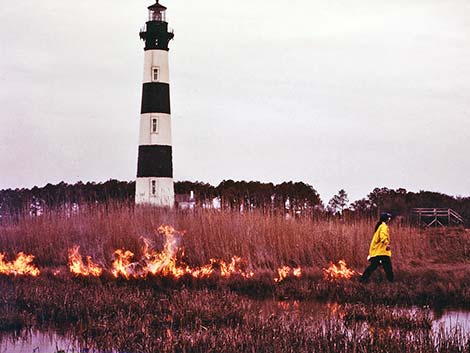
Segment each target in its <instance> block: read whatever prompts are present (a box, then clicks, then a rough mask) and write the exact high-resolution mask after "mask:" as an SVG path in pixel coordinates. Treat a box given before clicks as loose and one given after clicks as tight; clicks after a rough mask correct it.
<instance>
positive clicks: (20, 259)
mask: <svg viewBox="0 0 470 353" xmlns="http://www.w3.org/2000/svg"><path fill="white" fill-rule="evenodd" d="M33 260H34V255H26V254H25V253H23V252H20V253H18V255H17V256H16V260H15V261H12V262H5V254H2V253H0V274H6V275H15V276H16V275H27V276H34V277H37V276H39V274H40V271H39V269H38V268H37V267H36V266H34V265H32V264H31V263H32V262H33Z"/></svg>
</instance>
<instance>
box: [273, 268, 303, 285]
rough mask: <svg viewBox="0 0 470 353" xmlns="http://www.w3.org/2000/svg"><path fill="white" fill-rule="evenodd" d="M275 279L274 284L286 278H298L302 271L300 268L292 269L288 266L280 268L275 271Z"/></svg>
mask: <svg viewBox="0 0 470 353" xmlns="http://www.w3.org/2000/svg"><path fill="white" fill-rule="evenodd" d="M277 275H278V277H277V278H274V282H277V283H279V282H281V281H283V280H284V279H286V278H287V277H288V276H291V275H292V276H293V277H297V278H298V277H300V276H302V269H301V268H300V267H297V268H292V267H289V266H281V267H279V268H278V269H277Z"/></svg>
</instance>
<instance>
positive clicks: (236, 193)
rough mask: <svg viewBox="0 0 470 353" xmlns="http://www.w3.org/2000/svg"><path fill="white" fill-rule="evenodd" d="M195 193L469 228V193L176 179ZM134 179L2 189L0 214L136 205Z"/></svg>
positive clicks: (265, 207) (207, 202)
mask: <svg viewBox="0 0 470 353" xmlns="http://www.w3.org/2000/svg"><path fill="white" fill-rule="evenodd" d="M190 192H193V193H194V203H195V207H204V208H220V209H230V210H240V211H251V210H260V211H262V212H271V213H272V212H274V213H280V214H289V215H291V216H294V217H295V216H309V217H342V218H344V219H346V220H347V219H355V218H357V217H361V218H363V217H372V218H375V217H376V216H377V214H378V213H379V212H380V211H381V210H387V211H388V212H392V213H393V214H394V215H396V216H398V217H400V219H402V220H405V221H410V220H412V218H411V210H412V209H413V208H420V207H429V208H452V209H454V210H455V211H457V212H458V213H460V214H461V215H462V216H463V218H464V219H465V221H466V225H467V226H469V225H470V224H469V221H470V197H454V196H449V195H445V194H441V193H437V192H429V191H420V192H417V193H415V192H410V191H407V190H405V189H401V188H400V189H396V190H393V189H388V188H376V189H374V190H373V191H372V192H371V193H369V194H368V195H367V196H366V197H364V198H363V199H360V200H357V201H354V202H352V203H349V200H348V195H347V192H346V191H345V190H339V192H338V193H337V195H335V196H334V197H333V198H332V199H331V200H329V202H326V203H325V202H324V201H323V200H322V199H321V198H320V195H319V194H318V192H317V191H316V190H315V189H314V188H313V186H311V185H309V184H306V183H303V182H284V183H281V184H273V183H262V182H257V181H250V182H247V181H233V180H224V181H222V182H221V183H220V184H219V185H217V186H213V185H210V184H208V183H203V182H190V181H181V182H175V193H176V194H186V195H188V194H190ZM134 194H135V182H126V181H118V180H108V181H106V182H103V183H91V182H88V183H82V182H78V183H76V184H67V183H64V182H61V183H59V184H56V185H52V184H47V185H46V186H44V187H33V188H32V189H25V188H23V189H14V190H12V189H7V190H0V216H4V217H5V216H8V215H14V216H16V217H18V216H21V215H25V214H32V215H37V214H38V213H39V214H40V213H44V212H48V211H56V210H69V211H70V212H73V211H74V210H75V209H76V208H77V207H81V206H82V205H88V206H90V205H103V204H104V205H110V204H120V205H126V207H127V206H131V207H132V206H133V204H134Z"/></svg>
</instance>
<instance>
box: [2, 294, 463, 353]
mask: <svg viewBox="0 0 470 353" xmlns="http://www.w3.org/2000/svg"><path fill="white" fill-rule="evenodd" d="M252 305H253V307H252V308H254V309H256V310H257V312H258V313H259V315H261V316H263V315H266V316H276V315H288V316H290V317H292V318H293V319H294V320H295V321H297V320H298V321H299V322H310V323H314V325H316V324H315V323H318V324H319V325H329V322H331V320H333V321H337V322H339V324H340V326H341V327H344V328H346V331H347V332H348V334H349V333H350V334H360V333H368V334H373V333H374V332H375V333H377V332H382V331H383V332H392V331H394V330H403V331H402V332H404V331H405V332H408V330H410V333H409V334H410V335H414V333H413V332H411V331H413V330H418V331H416V332H419V330H421V332H423V331H422V330H425V332H434V333H436V334H439V333H443V332H447V333H456V334H458V335H461V336H470V312H466V311H458V310H447V311H441V312H434V311H432V310H430V309H429V308H418V307H413V308H398V307H386V306H367V305H351V304H338V303H318V302H310V301H275V300H267V301H266V300H264V301H252ZM330 319H331V320H330ZM77 332H82V335H77ZM83 332H84V331H83V330H79V331H76V332H75V334H74V333H72V331H64V332H58V331H54V330H49V331H48V330H46V331H38V330H24V331H21V332H19V333H18V332H15V333H8V334H4V335H0V353H125V352H117V351H115V350H113V347H109V350H106V351H103V350H97V349H96V348H94V347H106V344H104V342H101V344H100V342H90V341H88V342H87V341H84V337H81V336H83ZM407 334H408V333H407ZM167 335H168V339H170V340H171V339H172V338H173V333H172V331H171V330H170V329H168V331H167ZM106 349H108V347H106ZM128 353H130V352H128Z"/></svg>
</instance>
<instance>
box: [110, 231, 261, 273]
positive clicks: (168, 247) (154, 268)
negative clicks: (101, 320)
mask: <svg viewBox="0 0 470 353" xmlns="http://www.w3.org/2000/svg"><path fill="white" fill-rule="evenodd" d="M158 232H159V233H160V234H162V235H164V236H165V245H164V246H163V250H162V251H160V252H158V251H155V250H153V249H152V244H151V242H150V241H149V240H148V239H145V238H142V239H143V242H144V247H143V249H142V253H143V255H142V258H141V259H140V260H139V261H136V262H131V260H132V258H133V257H134V254H133V253H132V252H130V251H129V250H127V251H125V250H116V251H115V252H114V256H115V259H114V261H113V264H112V270H111V272H112V274H113V275H114V276H115V277H119V276H123V277H125V278H126V279H129V278H146V277H147V276H149V275H153V276H172V277H175V278H180V277H182V276H184V275H191V276H193V277H194V278H203V277H210V276H212V275H214V274H216V273H218V274H220V276H222V277H230V276H232V275H234V274H238V275H240V276H242V277H245V278H251V277H253V276H254V273H253V272H247V271H245V270H244V267H246V266H245V262H244V261H243V260H242V258H240V257H238V256H234V257H232V259H231V261H230V262H229V263H226V262H225V261H223V260H216V259H210V264H207V265H204V266H201V267H196V268H191V267H189V266H188V265H185V264H183V263H180V264H179V263H178V258H177V255H178V252H179V251H180V248H179V247H178V240H179V236H181V235H183V232H178V231H176V230H175V229H174V228H173V227H171V226H168V225H162V226H160V227H159V228H158Z"/></svg>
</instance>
